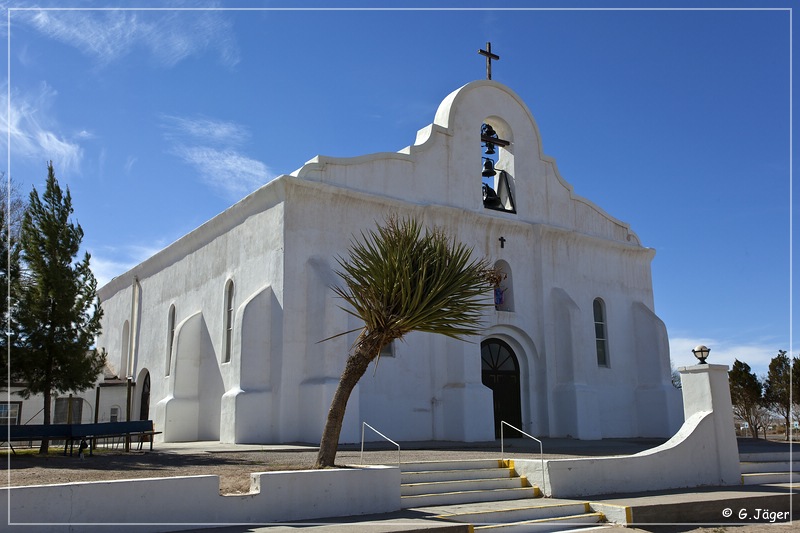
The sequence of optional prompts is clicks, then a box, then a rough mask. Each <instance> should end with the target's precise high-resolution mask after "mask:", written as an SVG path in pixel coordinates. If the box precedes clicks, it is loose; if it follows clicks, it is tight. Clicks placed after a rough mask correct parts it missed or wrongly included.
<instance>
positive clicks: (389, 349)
mask: <svg viewBox="0 0 800 533" xmlns="http://www.w3.org/2000/svg"><path fill="white" fill-rule="evenodd" d="M380 357H394V341H392V342H390V343H389V344H387V345H386V346H384V347H383V348H381V354H380Z"/></svg>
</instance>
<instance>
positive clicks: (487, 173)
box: [97, 80, 682, 443]
mask: <svg viewBox="0 0 800 533" xmlns="http://www.w3.org/2000/svg"><path fill="white" fill-rule="evenodd" d="M479 165H481V166H480V167H479ZM389 214H397V215H399V216H413V217H415V218H417V219H418V220H420V221H421V222H422V223H423V224H424V225H427V226H439V227H442V228H444V229H445V230H446V231H447V232H448V233H449V234H450V235H452V236H453V237H455V238H456V239H458V240H459V241H461V242H463V243H465V244H467V245H468V246H470V247H472V248H473V249H474V253H475V255H476V256H483V257H487V258H489V259H490V261H491V262H492V263H493V264H494V265H495V266H496V267H497V268H498V269H499V270H501V271H502V273H503V279H502V280H501V281H500V282H499V283H498V285H497V287H496V288H495V291H494V298H495V306H494V308H491V307H489V308H488V309H487V311H486V316H485V325H486V328H485V331H484V332H483V333H482V335H481V336H480V337H476V338H474V339H473V342H462V341H456V340H453V339H449V338H447V337H443V336H436V335H430V334H421V333H412V334H410V335H408V336H407V337H406V338H405V339H404V340H403V341H402V342H395V343H393V344H392V345H391V346H390V347H388V348H387V350H385V351H384V353H383V354H382V356H381V357H380V359H379V363H378V365H377V367H376V368H374V369H373V368H370V370H368V372H367V374H366V375H365V376H364V377H363V378H362V380H361V381H360V383H359V384H358V386H357V387H356V389H355V391H354V392H353V394H352V396H351V398H350V401H349V403H348V406H347V413H346V417H345V423H344V427H343V429H342V434H341V435H342V436H341V439H342V441H343V442H357V441H359V439H360V435H361V422H362V421H364V422H367V423H369V424H370V425H372V426H374V427H375V428H377V429H379V430H380V431H381V432H383V433H385V434H386V435H388V436H389V437H391V438H392V439H394V440H406V441H408V440H452V441H484V440H492V439H494V438H495V435H496V433H497V432H498V431H499V429H498V428H499V424H500V421H503V420H504V421H506V422H508V423H510V424H512V425H513V426H515V427H518V428H520V429H522V430H523V431H525V432H527V433H530V434H532V435H536V436H549V437H566V436H571V437H575V438H579V439H598V438H605V437H638V436H640V437H666V436H669V435H671V434H672V432H673V431H674V429H676V428H677V427H678V426H679V425H680V423H681V422H682V411H681V407H680V399H679V394H678V391H677V390H675V389H674V387H673V386H672V384H671V369H670V361H669V347H668V342H667V333H666V328H665V327H664V324H663V323H662V321H661V320H660V319H659V318H658V317H657V316H656V314H655V312H654V302H653V289H652V281H651V268H650V264H651V261H652V259H653V257H654V253H655V252H654V251H653V250H652V249H650V248H646V247H644V246H642V244H641V243H640V241H639V238H638V237H637V235H636V234H635V233H634V232H633V231H631V229H630V227H629V226H628V225H627V224H625V223H623V222H621V221H619V220H617V219H615V218H613V217H612V216H610V215H609V214H607V213H605V212H604V211H603V210H602V209H601V208H599V207H598V206H596V205H594V204H593V203H591V202H590V201H588V200H586V199H584V198H581V197H579V196H577V195H576V194H574V193H573V190H572V187H571V186H570V185H569V184H568V183H567V182H566V181H564V180H563V179H562V178H561V176H560V175H559V172H558V169H557V167H556V165H555V162H554V160H552V159H551V158H548V157H547V156H545V155H544V154H543V153H542V145H541V140H540V136H539V131H538V128H537V126H536V123H535V121H534V119H533V117H532V115H531V113H530V111H529V110H528V108H527V106H526V105H525V104H524V102H522V100H521V99H520V98H519V97H518V96H517V95H516V94H515V93H514V92H513V91H512V90H511V89H509V88H508V87H506V86H504V85H502V84H500V83H497V82H494V81H490V80H481V81H475V82H472V83H469V84H467V85H465V86H463V87H461V88H460V89H458V90H456V91H454V92H453V93H452V94H450V95H449V96H447V97H446V98H445V100H444V101H443V102H442V103H441V105H440V106H439V108H438V110H437V111H436V115H435V119H434V121H433V123H432V124H431V125H429V126H427V127H425V128H423V129H422V130H420V131H419V132H418V133H417V137H416V140H415V142H414V143H413V145H411V146H409V147H406V148H404V149H402V150H400V151H398V152H393V153H378V154H371V155H365V156H361V157H354V158H331V157H323V156H319V157H315V158H314V159H312V160H311V161H309V162H308V163H306V164H305V165H304V166H303V167H301V168H300V169H298V170H297V171H295V172H293V173H292V174H290V175H283V176H280V177H278V178H276V179H274V180H273V181H271V182H270V183H268V184H266V185H264V186H263V187H261V188H260V189H258V190H257V191H255V192H253V193H252V194H250V195H249V196H247V197H246V198H244V199H243V200H242V201H240V202H239V203H237V204H235V205H234V206H232V207H230V208H229V209H227V210H226V211H225V212H223V213H221V214H220V215H218V216H216V217H215V218H213V219H211V220H210V221H208V222H207V223H205V224H204V225H202V226H200V227H199V228H197V229H196V230H194V231H192V232H191V233H189V234H187V235H185V236H184V237H182V238H181V239H179V240H178V241H176V242H175V243H173V244H172V245H170V246H168V247H167V248H165V249H164V250H162V251H160V252H159V253H157V254H156V255H154V256H153V257H151V258H150V259H148V260H146V261H144V262H143V263H141V264H139V265H138V266H136V267H134V268H133V269H131V270H130V271H129V272H127V273H125V274H123V275H121V276H119V277H117V278H114V279H113V280H112V281H111V282H110V283H108V284H107V285H106V286H104V287H103V288H102V289H100V291H99V296H100V300H101V305H102V307H103V309H104V312H105V314H104V317H103V334H102V336H101V337H99V338H98V340H97V346H98V347H102V348H105V349H106V351H107V352H108V356H109V362H110V364H111V366H112V367H114V369H115V370H116V371H117V374H118V376H119V377H120V378H122V379H124V378H125V377H130V378H131V380H132V383H133V394H132V395H131V398H132V400H131V402H132V404H133V405H132V406H131V413H133V415H132V418H140V417H142V418H152V419H153V420H154V421H155V425H156V429H157V430H158V431H162V432H163V433H162V435H161V438H163V439H164V440H165V441H167V442H172V441H194V440H218V441H221V442H227V443H280V442H317V441H318V440H319V438H320V435H321V432H322V428H323V425H324V421H325V417H326V415H327V411H328V407H329V403H330V399H331V397H332V395H333V391H334V390H335V388H336V386H337V383H338V381H339V376H340V374H341V372H342V370H343V368H344V362H345V359H346V357H347V354H348V350H349V347H350V345H351V343H352V342H353V340H354V338H355V333H353V334H349V335H345V336H341V337H337V338H334V339H332V340H327V341H324V342H320V341H322V340H323V339H327V338H329V337H332V336H334V335H336V334H339V333H342V332H345V331H350V330H355V329H358V328H359V327H360V326H361V324H359V323H358V321H357V320H356V319H354V318H353V317H351V316H350V315H349V314H348V313H346V312H344V311H343V310H342V309H340V308H339V305H340V304H341V303H342V302H341V301H340V300H337V298H336V297H335V295H334V293H333V291H332V290H331V289H330V287H331V286H332V285H335V284H337V283H339V280H338V277H337V276H336V274H335V272H334V269H335V268H336V257H337V256H344V255H346V252H347V249H348V246H349V244H350V241H351V239H352V238H353V236H354V235H359V234H360V232H361V231H363V230H366V229H371V228H374V227H375V224H376V223H377V222H381V221H383V219H384V218H385V217H386V216H387V215H389Z"/></svg>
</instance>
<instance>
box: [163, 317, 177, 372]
mask: <svg viewBox="0 0 800 533" xmlns="http://www.w3.org/2000/svg"><path fill="white" fill-rule="evenodd" d="M173 344H175V306H174V305H170V306H169V317H168V318H167V369H166V371H165V372H164V375H165V376H169V372H170V368H171V367H172V346H173Z"/></svg>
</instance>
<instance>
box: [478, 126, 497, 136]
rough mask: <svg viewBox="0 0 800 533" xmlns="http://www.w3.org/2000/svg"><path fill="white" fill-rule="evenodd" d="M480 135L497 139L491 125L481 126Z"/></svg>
mask: <svg viewBox="0 0 800 533" xmlns="http://www.w3.org/2000/svg"><path fill="white" fill-rule="evenodd" d="M481 135H485V136H486V137H497V132H495V131H494V128H492V126H491V124H485V123H484V124H483V125H482V126H481Z"/></svg>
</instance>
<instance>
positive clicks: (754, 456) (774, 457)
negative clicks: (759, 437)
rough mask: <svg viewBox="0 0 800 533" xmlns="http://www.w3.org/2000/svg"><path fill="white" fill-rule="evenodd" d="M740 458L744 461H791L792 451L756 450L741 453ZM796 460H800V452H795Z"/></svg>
mask: <svg viewBox="0 0 800 533" xmlns="http://www.w3.org/2000/svg"><path fill="white" fill-rule="evenodd" d="M739 460H740V461H742V462H744V463H769V462H773V461H787V462H788V461H791V460H792V459H791V454H790V452H756V453H740V454H739ZM794 460H795V462H798V461H800V454H797V453H795V454H794Z"/></svg>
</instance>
